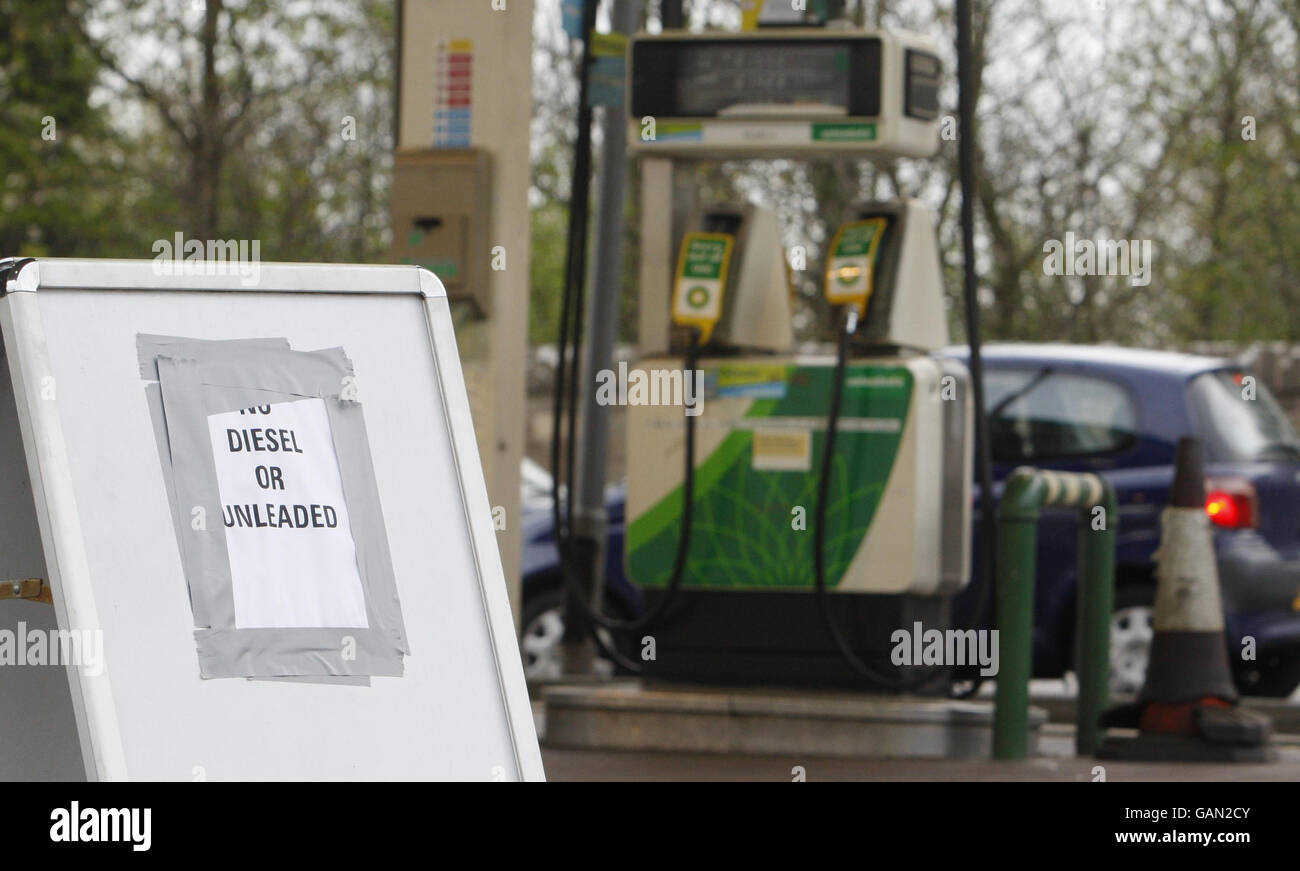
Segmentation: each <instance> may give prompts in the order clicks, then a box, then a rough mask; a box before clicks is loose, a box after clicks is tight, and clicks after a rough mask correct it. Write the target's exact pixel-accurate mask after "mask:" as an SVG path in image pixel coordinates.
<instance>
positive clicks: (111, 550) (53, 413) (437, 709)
mask: <svg viewBox="0 0 1300 871" xmlns="http://www.w3.org/2000/svg"><path fill="white" fill-rule="evenodd" d="M260 273H261V275H260V280H259V282H258V284H257V286H256V287H252V288H248V287H243V286H241V285H240V283H239V282H240V279H239V276H237V275H231V276H221V275H195V276H160V275H157V274H155V273H154V270H153V269H152V264H151V263H150V262H148V261H141V262H136V261H86V260H41V261H33V262H28V263H26V264H25V265H23V266H22V267H21V268H19V269H18V270H17V271H16V273H15V274H11V275H9V276H8V279H7V280H6V281H0V290H2V291H4V293H3V296H0V329H2V331H3V341H4V351H5V358H6V360H5V363H6V365H5V367H4V370H5V371H4V372H3V377H0V387H2V388H4V389H0V404H2V405H3V406H4V407H0V421H4V420H9V421H13V420H16V421H17V424H18V429H19V430H20V431H21V441H19V440H18V439H0V449H4V450H7V451H8V453H7V454H6V455H4V456H0V468H15V467H17V468H21V469H23V471H24V473H23V474H13V475H0V518H3V519H5V520H6V526H8V527H11V528H13V529H14V530H15V535H18V534H19V533H23V534H25V535H26V536H27V538H28V540H32V538H33V537H32V535H31V533H30V532H25V533H24V530H36V529H38V530H39V535H38V536H35V540H34V541H33V543H34V544H38V547H30V548H20V547H19V548H14V547H5V548H3V549H0V577H14V576H16V575H22V576H35V575H40V576H41V577H43V578H44V579H45V580H46V581H47V582H48V583H49V585H50V587H51V588H52V591H53V600H54V604H53V612H54V613H53V615H51V618H50V619H49V620H48V621H46V622H44V623H38V622H37V621H38V620H39V615H40V614H42V613H45V614H48V613H49V611H50V606H49V605H40V604H34V603H28V602H17V603H0V624H5V625H9V624H13V623H14V622H15V621H16V620H17V619H23V620H26V621H27V622H28V625H33V626H34V625H40V626H49V627H51V628H53V627H54V626H55V625H56V624H57V628H58V630H61V631H65V632H67V631H70V630H75V631H76V632H78V633H88V634H87V635H86V636H85V637H89V638H97V639H102V656H100V657H99V662H98V663H97V667H96V668H91V667H87V665H85V664H82V663H68V664H66V665H63V664H61V665H59V666H56V667H46V668H44V670H37V669H32V668H24V669H4V668H0V698H4V699H5V703H4V705H0V708H3V711H2V712H0V725H3V726H4V727H5V729H6V734H11V733H12V734H13V735H16V736H22V735H29V734H30V735H40V736H41V740H40V742H39V744H38V745H36V746H37V747H38V748H39V752H38V753H35V754H33V753H32V752H31V747H32V745H31V744H30V742H27V743H24V742H23V741H22V740H13V741H7V742H3V743H0V772H3V773H4V775H5V776H7V777H15V778H22V777H25V778H40V777H54V776H60V775H66V774H67V758H68V756H69V755H71V756H72V757H73V758H76V757H77V756H79V757H80V759H81V760H82V761H83V763H84V767H85V773H86V775H87V776H88V777H89V778H91V779H148V780H183V781H192V780H196V779H206V780H274V779H299V780H333V779H372V780H399V779H453V780H501V779H506V780H511V779H541V778H542V777H543V772H542V767H541V757H540V753H539V751H538V746H537V738H536V734H535V731H534V726H533V719H532V710H531V706H530V703H529V700H528V694H527V689H526V686H525V684H524V678H523V669H522V665H521V662H520V657H519V651H518V644H517V641H516V637H515V629H514V621H513V618H512V615H511V613H510V608H509V603H508V601H507V598H506V588H505V581H504V577H503V575H502V570H501V563H500V557H499V554H498V551H497V544H496V539H495V532H494V529H493V524H492V516H491V506H490V504H489V502H488V498H487V493H486V489H485V487H484V483H483V475H482V471H481V467H480V464H479V458H478V450H477V446H476V442H475V438H474V431H473V426H472V423H471V421H470V416H469V404H468V399H467V396H466V392H465V386H464V382H463V378H462V375H461V369H460V360H459V357H458V354H457V349H456V341H455V336H454V333H453V330H452V322H451V314H450V309H449V307H448V305H447V300H446V298H445V296H444V294H443V291H442V287H441V284H440V283H439V282H438V281H437V279H436V278H435V277H434V276H433V275H431V274H430V273H428V272H426V271H423V270H419V269H417V268H414V267H367V266H338V265H329V266H312V265H285V264H262V265H261V269H260ZM145 334H148V335H154V336H164V337H166V336H170V337H186V339H187V341H188V340H193V341H209V340H217V341H219V342H230V341H232V340H238V341H241V342H253V343H263V344H265V345H268V346H270V345H273V344H274V343H275V342H277V341H287V342H288V343H289V344H291V345H292V347H293V348H294V349H304V350H305V351H311V349H342V351H343V352H345V353H346V355H347V359H348V361H350V365H351V366H352V367H353V369H354V372H355V385H353V386H354V388H355V391H356V394H357V395H356V397H355V403H354V404H355V406H356V409H358V410H356V411H355V413H354V411H349V410H348V402H341V401H340V400H339V399H338V397H334V398H333V399H329V398H326V399H323V400H322V399H314V398H312V396H310V395H309V396H306V397H299V396H291V397H290V399H292V400H293V401H284V397H283V396H282V395H277V396H276V398H275V399H274V400H271V401H268V402H267V403H266V405H269V406H270V407H269V408H266V409H263V408H258V407H256V406H257V403H247V402H245V403H243V404H242V405H231V406H229V407H222V408H219V409H217V410H216V412H215V413H214V412H213V409H212V408H211V407H209V409H208V411H207V413H206V414H201V415H200V416H198V417H193V418H191V417H186V418H185V419H186V420H191V419H192V420H195V421H197V429H196V432H195V433H190V434H189V435H188V437H191V440H190V441H188V442H185V443H184V444H185V445H187V447H186V452H185V454H184V455H177V454H176V450H175V449H176V446H177V445H178V444H181V442H178V441H177V437H178V433H175V432H168V433H160V432H159V430H158V429H157V420H156V418H155V417H154V416H153V415H152V414H151V405H150V400H149V398H148V388H147V384H146V383H145V381H142V377H141V363H140V359H139V357H138V352H137V342H138V341H139V339H140V337H141V336H142V335H145ZM169 353H170V352H168V351H167V349H166V348H163V350H162V351H160V352H159V353H158V355H157V359H158V367H159V370H160V371H161V370H162V369H164V368H165V367H164V365H163V364H164V363H169V362H174V361H168V360H167V359H166V358H167V356H168V354H169ZM313 353H316V352H313ZM177 356H183V355H180V354H177ZM214 359H215V360H217V362H218V363H220V362H221V355H220V354H217V355H216V357H215V358H214ZM227 368H228V369H229V370H230V371H229V373H228V374H231V375H232V376H238V375H239V374H240V368H239V366H238V365H235V366H233V367H227ZM146 380H147V379H146ZM220 380H221V379H216V378H211V377H209V378H208V383H212V382H214V381H220ZM10 387H11V388H12V393H10V392H9V388H10ZM161 387H162V390H163V392H164V394H165V393H166V391H167V390H168V389H169V387H170V388H172V389H178V390H179V389H180V387H183V384H181V382H179V381H172V382H168V381H167V380H166V378H165V377H164V378H163V379H162V381H161ZM247 387H248V385H240V388H241V389H246V388H247ZM218 389H224V387H222V388H213V390H218ZM286 392H291V391H283V390H282V391H280V394H284V393H286ZM190 395H198V394H195V393H194V392H193V391H192V392H191V394H190ZM242 395H243V394H239V396H242ZM10 397H12V398H10ZM209 399H210V397H209ZM322 403H323V406H324V407H322ZM331 403H333V404H331ZM195 407H199V406H195ZM362 407H363V408H364V417H362V416H361V415H360V412H359V409H361V408H362ZM240 408H245V409H246V410H247V409H249V408H252V411H251V412H250V413H244V414H241V413H240ZM173 412H174V406H168V413H167V418H166V420H167V423H168V427H169V428H170V427H171V425H172V424H173V423H176V422H178V421H179V420H180V418H179V417H177V416H176V415H175V414H174V413H173ZM327 412H328V420H324V419H323V417H326V416H327V415H326V413H327ZM338 415H352V416H351V417H347V418H346V420H347V421H348V422H349V423H348V425H349V426H352V427H354V430H355V431H359V432H361V433H362V434H363V435H364V439H360V440H358V439H353V441H352V442H351V443H350V445H351V447H350V448H349V450H350V451H351V453H350V454H346V455H345V453H344V452H343V451H342V448H344V447H347V446H345V445H342V444H341V443H338V434H339V433H340V432H342V430H340V429H339V426H340V424H339V420H340V419H341V418H339V417H338ZM331 425H332V426H333V427H334V429H333V433H334V434H335V442H336V443H335V444H333V445H331V441H330V437H331ZM230 430H235V431H236V435H233V436H232V435H231V433H230ZM254 430H260V432H257V433H254V432H253V431H254ZM272 433H274V435H272ZM169 439H170V442H169V441H168V440H169ZM169 443H170V446H171V456H170V461H171V464H172V468H173V469H174V470H177V472H178V474H179V471H183V470H181V464H184V463H198V462H199V461H200V460H201V461H202V463H201V464H200V465H203V468H204V469H205V470H206V471H205V474H206V475H208V476H210V477H209V478H205V481H207V480H210V481H211V482H214V483H212V485H211V486H210V487H209V488H207V489H210V490H212V491H213V492H212V494H211V497H212V498H211V504H212V506H213V508H212V510H209V511H207V512H206V518H207V521H208V527H207V528H208V531H209V532H210V534H211V535H213V536H217V537H218V538H219V537H220V536H222V535H225V536H226V539H225V546H224V553H225V555H226V556H228V557H229V564H230V581H231V586H232V588H234V589H235V590H236V591H235V592H234V593H233V595H232V598H233V599H234V601H235V603H236V606H235V607H236V608H237V615H238V616H237V618H236V620H235V625H234V626H232V628H231V631H232V632H237V633H254V634H259V633H280V634H284V633H319V632H322V631H325V630H320V629H315V628H303V627H318V626H321V625H322V624H331V625H332V627H333V628H331V629H330V630H328V631H331V632H333V631H337V632H339V633H340V634H345V635H354V636H358V637H360V636H362V635H364V634H365V633H366V632H367V631H371V632H373V631H375V627H374V626H373V625H372V627H371V628H370V629H369V630H367V629H365V628H358V627H363V626H364V624H365V621H366V620H367V619H369V621H370V622H371V623H372V624H373V623H374V615H375V613H377V612H376V611H374V610H373V609H371V610H370V611H367V610H366V609H364V608H361V607H359V601H358V598H357V575H358V572H357V566H358V565H360V566H361V572H360V577H361V581H362V582H363V583H364V582H366V580H367V577H368V568H367V566H368V564H367V552H366V549H367V547H369V546H370V545H371V544H372V543H373V540H372V538H371V537H365V538H363V537H362V536H359V535H357V532H356V530H357V529H358V528H364V527H359V526H358V524H359V523H365V522H371V523H375V522H377V523H380V524H382V525H381V527H380V528H381V529H382V532H383V536H382V540H383V542H384V544H385V549H384V556H385V557H386V558H390V565H389V566H388V567H390V568H391V575H390V578H391V582H392V583H393V584H394V585H395V586H394V588H393V590H392V592H393V602H394V604H396V602H398V601H399V600H400V613H401V618H402V623H403V624H404V635H402V637H401V639H400V640H401V641H402V642H403V643H409V649H404V650H403V652H404V653H405V657H404V658H405V663H404V666H403V667H402V668H401V669H400V670H398V671H395V672H393V673H385V672H378V671H375V672H370V673H369V674H368V675H367V676H364V677H361V678H359V679H354V678H334V679H333V680H334V682H332V683H331V682H323V681H320V680H295V679H291V680H264V679H254V680H249V679H245V678H243V677H238V676H236V677H225V678H224V679H205V678H204V677H203V676H202V675H201V672H200V663H199V661H198V653H197V652H196V646H195V638H196V628H201V627H202V625H203V624H202V623H198V622H196V619H195V615H196V613H198V608H197V605H196V603H195V602H192V601H191V591H190V589H189V587H188V586H187V580H191V579H190V578H189V577H188V575H187V572H191V573H192V569H193V566H192V563H191V562H190V561H188V559H187V557H186V555H185V554H183V553H182V548H181V547H180V546H179V545H178V541H186V540H187V539H185V538H184V537H183V536H184V535H190V534H195V531H196V529H197V528H199V527H201V525H202V524H201V523H200V517H201V515H199V514H195V513H194V510H193V509H194V508H196V507H202V506H200V505H198V504H197V500H195V501H194V502H193V503H192V502H189V501H181V500H178V499H177V498H176V495H175V494H176V492H179V487H177V488H176V490H175V491H170V490H169V481H171V480H173V479H172V478H169V474H170V472H169V469H168V466H167V463H166V462H165V461H166V460H167V455H166V454H165V453H160V445H162V446H164V447H165V446H167V445H168V444H169ZM236 444H238V445H239V449H235V445H236ZM358 445H364V450H361V449H359V448H358V447H357V446H358ZM196 446H197V447H196ZM259 446H260V450H259V449H258V448H259ZM272 446H274V447H275V449H274V450H272V449H271V448H272ZM160 457H161V459H160ZM358 457H361V459H362V460H364V462H357V459H358ZM362 466H364V468H365V470H366V475H365V483H366V485H367V486H368V487H372V488H373V491H374V496H375V501H374V504H375V506H376V508H375V510H370V509H369V508H367V510H366V511H365V515H366V516H365V517H360V516H359V515H360V512H357V511H354V512H353V513H352V516H350V517H349V515H348V513H347V509H348V506H349V505H352V506H355V505H357V504H366V505H367V506H369V505H370V504H371V503H370V502H363V503H358V502H357V501H356V498H355V497H356V490H357V487H356V484H357V481H358V480H359V479H358V478H357V476H356V474H355V470H356V469H357V468H360V467H362ZM197 467H198V466H195V468H197ZM340 476H341V478H342V480H341V483H340ZM174 480H176V481H181V478H180V477H175V479H174ZM350 487H352V490H350V489H349V488H350ZM205 492H206V490H205ZM345 497H346V498H345ZM173 503H175V504H173ZM205 504H206V503H205ZM268 506H271V507H269V508H268ZM378 506H382V512H381V511H379V510H378ZM226 508H229V514H227V512H226ZM327 508H328V509H329V510H326V509H327ZM379 515H382V517H379ZM227 520H230V521H231V525H229V526H227ZM349 530H350V531H349ZM214 540H215V539H214ZM8 541H9V539H8V538H7V537H6V535H4V534H0V543H7V542H8ZM353 549H355V553H354V554H353V556H352V558H351V559H349V558H348V556H349V553H351V552H352V550H353ZM214 552H215V551H214ZM371 556H373V549H372V551H371ZM367 589H368V590H371V589H373V588H367ZM371 604H373V603H371ZM40 609H45V611H44V612H42V611H41V610H40ZM259 627H281V628H274V629H270V628H259ZM248 673H251V672H248ZM332 673H333V672H332ZM69 714H70V716H71V718H72V719H75V729H73V728H72V726H71V724H69V723H68V722H67V720H68V719H69Z"/></svg>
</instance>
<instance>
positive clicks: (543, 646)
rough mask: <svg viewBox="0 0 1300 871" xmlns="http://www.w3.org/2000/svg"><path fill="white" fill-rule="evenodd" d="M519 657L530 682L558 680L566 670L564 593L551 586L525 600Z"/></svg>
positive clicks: (525, 675) (521, 622)
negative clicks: (562, 644)
mask: <svg viewBox="0 0 1300 871" xmlns="http://www.w3.org/2000/svg"><path fill="white" fill-rule="evenodd" d="M520 624H521V626H522V627H523V630H522V631H521V632H520V634H519V654H520V656H521V657H522V658H523V661H524V677H525V678H526V679H528V680H557V679H559V677H560V676H561V675H562V674H563V671H564V650H563V648H562V647H561V642H562V641H563V640H564V590H563V589H561V588H556V587H548V588H545V589H542V590H540V591H538V592H537V593H534V594H533V595H531V596H529V597H528V598H526V599H525V600H524V613H523V619H522V620H521V621H520Z"/></svg>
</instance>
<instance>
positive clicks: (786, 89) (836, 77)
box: [675, 45, 849, 117]
mask: <svg viewBox="0 0 1300 871" xmlns="http://www.w3.org/2000/svg"><path fill="white" fill-rule="evenodd" d="M678 64H679V68H678V74H677V81H676V94H675V96H676V100H677V109H678V111H680V112H681V113H682V114H684V115H693V116H696V117H708V116H712V115H717V114H719V113H720V112H723V111H725V110H726V109H728V108H731V107H735V106H743V105H745V104H752V103H755V102H761V103H779V104H800V103H805V104H807V103H813V104H821V105H824V106H831V107H835V108H837V109H841V110H843V111H844V113H845V114H847V113H848V109H849V87H848V83H849V53H848V50H847V49H846V48H845V47H844V46H842V45H802V46H792V47H787V48H784V49H782V50H781V51H779V52H770V53H768V54H758V53H756V52H753V51H746V50H745V49H744V48H741V47H740V46H735V45H733V46H729V47H725V48H723V47H710V48H705V49H701V48H700V47H695V46H692V47H689V48H683V49H682V51H681V53H680V54H679V55H678Z"/></svg>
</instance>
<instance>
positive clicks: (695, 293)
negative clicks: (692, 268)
mask: <svg viewBox="0 0 1300 871" xmlns="http://www.w3.org/2000/svg"><path fill="white" fill-rule="evenodd" d="M712 296H713V294H712V293H710V292H709V289H708V288H707V287H705V286H704V285H702V284H697V285H695V286H694V287H692V288H691V289H690V290H688V291H686V304H687V305H689V306H690V307H691V308H704V307H705V306H706V305H708V304H709V299H710V298H711V297H712Z"/></svg>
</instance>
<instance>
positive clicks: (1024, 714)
mask: <svg viewBox="0 0 1300 871" xmlns="http://www.w3.org/2000/svg"><path fill="white" fill-rule="evenodd" d="M1044 505H1055V506H1061V507H1071V508H1077V509H1078V510H1079V580H1078V599H1077V606H1076V610H1077V612H1078V613H1077V618H1078V622H1077V626H1076V630H1075V643H1076V649H1075V654H1076V655H1075V670H1076V672H1077V674H1078V677H1079V701H1078V706H1077V716H1076V721H1075V725H1076V731H1075V750H1076V752H1077V753H1078V754H1079V755H1081V756H1086V755H1091V754H1092V753H1094V752H1095V751H1096V749H1097V745H1098V743H1099V741H1100V737H1101V736H1100V731H1101V726H1100V724H1099V720H1100V717H1101V714H1102V712H1103V711H1104V710H1105V708H1106V705H1107V702H1108V696H1109V692H1110V686H1109V680H1110V614H1111V610H1112V608H1113V604H1114V599H1115V538H1116V535H1115V526H1116V524H1117V523H1118V522H1119V509H1118V506H1117V503H1116V501H1115V491H1114V489H1113V488H1112V487H1111V486H1110V484H1109V483H1107V482H1106V481H1105V480H1103V479H1102V478H1100V477H1098V476H1096V475H1074V474H1069V473H1064V472H1042V471H1038V470H1036V469H1029V468H1021V469H1017V470H1016V471H1015V472H1013V473H1012V474H1011V477H1009V478H1008V479H1007V483H1006V487H1005V489H1004V490H1003V493H1002V501H1001V502H1000V503H999V505H998V561H997V570H998V597H997V603H998V613H997V621H998V629H999V633H998V635H999V638H998V641H999V644H1000V646H1001V650H1000V651H999V653H1000V658H999V664H1000V668H999V673H998V685H997V696H996V700H995V708H994V712H993V758H995V759H1024V758H1025V757H1026V756H1027V755H1029V679H1030V677H1031V675H1032V670H1033V654H1034V651H1033V633H1034V573H1035V561H1036V549H1037V539H1038V529H1037V527H1038V516H1039V513H1040V510H1041V508H1042V506H1044ZM1098 507H1100V508H1101V509H1102V511H1101V513H1100V515H1098V516H1096V517H1095V516H1094V509H1096V508H1098Z"/></svg>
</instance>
